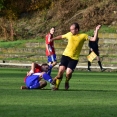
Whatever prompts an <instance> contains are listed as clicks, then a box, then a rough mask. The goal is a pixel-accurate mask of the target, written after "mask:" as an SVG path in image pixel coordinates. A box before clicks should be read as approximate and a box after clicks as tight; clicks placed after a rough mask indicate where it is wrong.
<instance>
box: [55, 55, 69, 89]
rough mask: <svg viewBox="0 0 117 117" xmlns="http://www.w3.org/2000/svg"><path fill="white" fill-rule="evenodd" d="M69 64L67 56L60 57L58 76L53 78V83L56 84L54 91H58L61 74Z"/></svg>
mask: <svg viewBox="0 0 117 117" xmlns="http://www.w3.org/2000/svg"><path fill="white" fill-rule="evenodd" d="M68 63H69V59H68V57H67V56H64V55H62V57H61V62H60V65H59V70H58V74H57V76H56V77H55V78H54V80H55V82H56V89H59V85H60V83H61V80H62V78H63V74H64V72H65V70H66V68H67V66H68Z"/></svg>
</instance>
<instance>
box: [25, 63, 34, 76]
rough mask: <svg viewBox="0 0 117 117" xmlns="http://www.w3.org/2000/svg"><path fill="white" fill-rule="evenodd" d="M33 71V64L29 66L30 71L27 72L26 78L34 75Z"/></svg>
mask: <svg viewBox="0 0 117 117" xmlns="http://www.w3.org/2000/svg"><path fill="white" fill-rule="evenodd" d="M34 69H35V63H32V64H31V69H30V71H29V72H27V76H30V75H32V74H33V73H34Z"/></svg>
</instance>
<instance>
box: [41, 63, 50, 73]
mask: <svg viewBox="0 0 117 117" xmlns="http://www.w3.org/2000/svg"><path fill="white" fill-rule="evenodd" d="M46 66H48V67H49V65H48V64H47V63H43V64H42V65H41V70H42V71H43V72H46V68H45V67H46Z"/></svg>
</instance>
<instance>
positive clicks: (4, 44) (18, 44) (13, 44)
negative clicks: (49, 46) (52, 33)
mask: <svg viewBox="0 0 117 117" xmlns="http://www.w3.org/2000/svg"><path fill="white" fill-rule="evenodd" d="M29 42H34V43H35V42H36V43H38V42H44V39H42V38H35V39H29V40H16V41H0V48H2V47H3V48H13V47H17V48H18V47H25V44H26V43H29Z"/></svg>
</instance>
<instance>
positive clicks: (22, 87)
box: [20, 86, 28, 90]
mask: <svg viewBox="0 0 117 117" xmlns="http://www.w3.org/2000/svg"><path fill="white" fill-rule="evenodd" d="M20 89H22V90H23V89H28V88H27V87H26V86H21V87H20Z"/></svg>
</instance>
